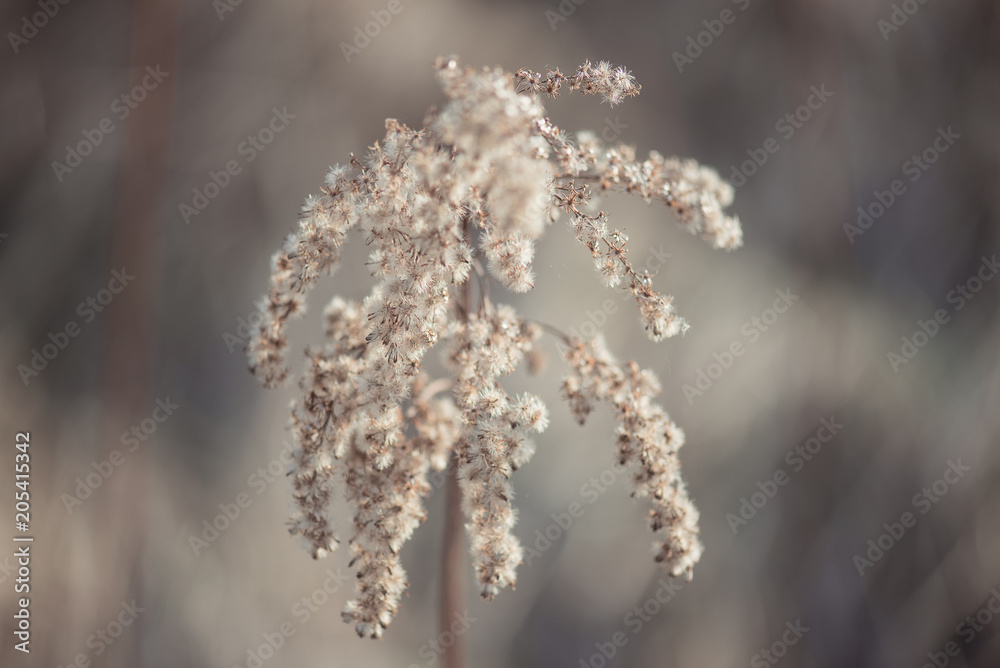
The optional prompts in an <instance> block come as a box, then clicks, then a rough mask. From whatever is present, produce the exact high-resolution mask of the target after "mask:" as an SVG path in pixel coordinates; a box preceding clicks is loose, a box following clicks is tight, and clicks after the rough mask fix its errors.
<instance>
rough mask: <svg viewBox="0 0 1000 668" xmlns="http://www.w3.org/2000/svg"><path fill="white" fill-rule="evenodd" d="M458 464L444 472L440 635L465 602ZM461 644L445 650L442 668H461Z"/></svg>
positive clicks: (462, 653)
mask: <svg viewBox="0 0 1000 668" xmlns="http://www.w3.org/2000/svg"><path fill="white" fill-rule="evenodd" d="M457 464H458V462H457V460H453V461H452V465H451V466H450V467H449V469H448V476H447V477H448V498H447V499H446V500H445V506H446V508H445V520H444V523H445V524H444V555H443V558H442V560H441V611H440V615H441V617H440V619H439V627H440V632H441V633H444V632H445V631H446V630H448V628H449V627H450V626H451V625H452V623H453V622H454V620H455V619H456V618H458V617H460V616H461V614H462V613H461V606H462V602H463V601H464V599H465V545H464V541H463V540H462V531H463V527H462V519H463V518H462V496H461V490H460V489H459V487H458V466H457ZM464 646H465V643H464V642H463V640H462V636H460V635H457V634H456V635H455V643H454V644H453V645H451V646H450V647H447V648H445V650H444V654H443V655H442V657H441V658H442V662H441V664H442V666H444V668H462V665H463V661H462V660H463V658H464V655H465V651H464Z"/></svg>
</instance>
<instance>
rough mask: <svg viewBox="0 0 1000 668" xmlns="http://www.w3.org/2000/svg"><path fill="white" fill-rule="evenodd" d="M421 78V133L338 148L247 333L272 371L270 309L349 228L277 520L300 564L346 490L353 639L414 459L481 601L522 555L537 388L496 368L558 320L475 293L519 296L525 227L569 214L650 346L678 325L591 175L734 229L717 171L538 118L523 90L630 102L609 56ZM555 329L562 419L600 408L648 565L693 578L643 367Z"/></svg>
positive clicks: (420, 486)
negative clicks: (592, 202) (560, 343)
mask: <svg viewBox="0 0 1000 668" xmlns="http://www.w3.org/2000/svg"><path fill="white" fill-rule="evenodd" d="M437 72H438V77H439V79H440V81H441V84H442V86H443V88H444V92H445V94H446V96H447V98H448V101H447V103H446V104H445V105H444V106H443V107H442V108H441V109H440V110H436V111H431V112H430V113H429V114H428V116H427V118H426V119H425V121H424V123H423V127H422V128H421V129H420V130H413V129H410V128H408V127H406V126H405V125H403V124H401V123H398V122H396V121H394V120H388V121H387V122H386V135H385V138H384V139H383V140H382V141H381V143H376V144H375V145H374V147H372V149H371V150H370V151H369V153H368V155H367V156H366V157H365V158H364V159H363V160H359V159H357V158H355V157H354V156H353V155H352V156H351V160H350V163H349V164H348V165H346V166H336V167H333V168H331V169H330V171H329V173H328V174H327V177H326V183H325V185H324V186H323V187H322V188H321V190H320V194H319V195H317V196H315V197H312V196H310V197H309V198H308V199H307V200H306V203H305V205H304V206H303V208H302V213H301V216H300V224H299V229H298V232H297V233H295V234H292V235H291V236H289V237H288V239H287V241H286V242H285V244H284V247H283V249H282V250H281V251H280V252H278V253H277V254H276V255H275V256H274V259H273V266H272V275H271V285H270V291H269V293H268V294H267V295H266V296H265V297H264V298H263V299H262V301H261V303H260V309H261V312H262V316H263V317H262V320H261V323H260V325H259V327H258V330H257V331H256V333H255V336H254V338H253V339H252V340H251V342H250V344H249V346H248V355H249V358H250V366H251V370H252V371H253V373H254V374H255V375H256V376H257V377H258V378H259V379H260V381H261V382H262V383H263V384H264V385H265V386H267V387H275V386H278V385H280V384H281V383H282V382H283V381H285V380H286V379H287V378H288V375H289V371H288V368H287V366H286V360H285V358H286V354H287V348H288V340H287V336H286V328H287V324H288V321H289V320H290V319H291V318H293V317H299V316H301V315H302V314H303V313H304V311H305V298H306V295H307V293H308V291H309V290H310V289H311V288H312V287H313V285H314V284H315V283H316V281H317V280H318V278H319V277H320V276H323V275H326V274H329V273H331V272H332V271H333V270H334V269H335V268H336V265H337V262H338V260H339V258H340V247H341V245H342V244H343V243H344V241H345V240H346V237H347V235H348V233H349V232H351V230H353V229H355V228H358V229H359V230H360V233H361V234H362V235H363V236H364V239H365V242H366V244H367V245H368V246H369V247H370V249H371V250H370V255H369V261H368V264H369V266H370V267H371V274H372V276H373V277H374V278H375V279H376V285H375V286H374V288H373V289H372V291H371V293H370V294H369V295H368V296H367V297H366V298H365V300H364V301H363V302H360V303H359V302H349V301H346V300H344V299H341V298H339V297H338V298H335V299H334V300H333V301H332V302H331V303H330V304H329V306H328V307H327V309H326V312H325V330H326V331H325V334H326V337H325V342H324V344H323V346H322V348H315V349H307V351H306V357H307V360H306V368H305V372H304V373H303V374H302V376H301V378H300V379H299V386H300V388H301V390H302V391H301V394H300V395H299V396H298V398H297V399H296V400H295V401H294V402H293V405H292V412H291V428H292V432H293V435H294V438H295V443H296V446H297V448H296V451H295V455H294V458H295V462H294V464H293V467H292V471H291V472H290V475H291V478H292V484H293V497H294V504H295V508H296V511H295V514H294V515H293V517H292V518H291V520H290V530H291V533H292V534H294V535H297V536H299V537H300V538H301V539H302V540H303V542H304V543H305V545H306V547H307V549H308V550H309V551H310V552H311V554H312V555H313V556H314V557H322V556H325V555H326V554H327V553H328V552H331V551H333V550H334V549H336V547H337V545H338V540H337V538H336V535H335V531H334V527H333V524H332V520H331V517H330V508H331V505H332V503H333V496H334V494H335V490H336V488H337V487H338V485H339V484H342V485H343V488H344V490H345V492H344V494H345V496H346V498H347V500H348V501H349V502H350V503H351V504H352V506H353V508H354V511H355V516H354V534H353V537H352V538H351V541H350V547H351V550H352V551H353V554H354V558H353V561H352V562H351V563H352V566H353V567H355V568H356V569H357V592H356V596H355V598H354V600H352V601H351V602H350V603H348V605H347V607H346V609H345V611H344V613H343V616H344V619H345V621H347V622H349V623H352V624H354V625H355V627H356V629H357V632H358V633H359V635H361V636H366V637H379V636H381V634H382V632H383V630H384V629H385V628H386V627H387V626H388V624H389V623H390V621H391V620H392V618H393V616H394V615H395V613H396V611H397V608H398V605H399V600H400V597H401V595H402V594H403V592H404V590H405V588H406V586H407V581H406V574H405V572H404V571H403V568H402V566H401V564H400V558H399V555H400V550H401V548H402V546H403V543H405V542H406V540H407V539H408V538H409V537H410V535H411V534H412V533H413V530H414V529H415V528H416V527H417V525H418V524H419V523H420V522H421V521H422V520H423V519H424V517H425V511H424V508H423V503H422V500H423V498H424V497H425V496H427V494H428V493H429V491H430V486H429V484H428V482H427V476H428V472H429V471H430V470H431V469H434V470H444V469H446V468H447V467H448V466H449V463H450V462H452V461H454V463H455V464H454V465H455V468H456V471H457V475H458V477H459V483H460V486H461V491H462V497H463V499H462V501H463V503H462V506H463V510H464V513H465V516H466V520H467V524H466V528H467V531H468V535H469V541H470V546H471V552H472V560H473V564H474V566H475V571H476V575H477V578H478V580H479V583H480V588H481V593H482V595H483V596H484V597H486V598H491V597H493V596H494V595H496V594H497V593H498V592H499V591H500V590H501V589H503V588H504V587H506V586H508V585H513V584H514V583H515V580H516V569H517V566H518V564H519V563H520V562H521V557H522V549H521V546H520V543H519V542H518V540H517V538H516V537H515V536H514V533H513V530H514V525H515V522H516V510H515V509H514V507H513V505H512V500H513V497H514V493H513V488H512V486H511V474H512V473H513V472H514V471H516V470H517V469H518V467H520V466H521V465H523V464H524V463H525V462H527V461H528V459H530V457H531V454H532V452H533V445H532V442H531V440H530V436H531V435H533V434H537V433H539V432H541V431H542V430H544V429H545V426H546V424H547V421H548V420H547V414H546V408H545V406H544V404H543V403H542V402H541V400H540V399H539V398H538V397H536V396H534V395H531V394H523V395H518V396H511V395H509V394H507V392H506V391H505V390H504V388H503V386H502V385H501V383H500V379H501V378H502V377H503V376H506V375H508V374H510V373H511V372H513V371H514V369H515V368H516V367H517V366H518V365H519V364H520V363H521V362H522V360H524V359H526V358H528V359H529V360H530V361H531V363H532V366H534V365H535V363H536V362H537V359H538V355H539V350H538V349H537V347H536V343H537V341H538V340H539V338H540V337H541V335H542V334H543V329H549V330H550V331H556V330H554V328H551V327H548V326H545V327H543V326H542V325H541V324H540V323H534V322H530V321H527V320H524V319H522V318H520V317H519V316H518V315H517V314H516V313H515V312H514V310H513V309H512V308H511V307H509V306H505V305H501V304H498V303H495V302H494V301H492V300H491V298H490V292H489V285H490V283H491V278H492V280H495V281H496V282H498V283H500V284H501V285H503V286H504V287H505V288H507V289H509V290H511V291H514V292H524V291H527V290H530V289H531V288H532V287H533V281H534V278H533V273H532V258H533V254H534V240H535V239H537V238H538V237H539V236H540V235H541V234H542V233H543V232H544V231H545V230H546V228H547V227H548V226H549V225H550V224H552V223H553V222H555V221H556V220H558V218H559V216H560V215H562V213H563V212H565V213H566V214H568V227H569V228H570V230H571V231H572V233H573V234H574V236H575V237H576V238H577V239H578V240H579V241H580V242H581V243H583V244H584V245H585V246H586V247H587V249H588V250H589V251H590V253H591V255H592V256H593V258H594V261H595V264H596V266H597V269H598V271H599V273H600V274H601V276H602V277H603V279H604V281H605V282H606V283H607V285H608V286H611V287H615V286H624V287H625V288H626V289H627V290H628V291H629V293H630V294H631V295H632V296H633V297H634V298H635V300H636V302H637V305H638V308H639V314H640V318H641V321H642V323H643V325H644V327H645V329H646V332H647V333H648V335H649V337H650V338H652V339H653V340H660V339H663V338H665V337H669V336H674V335H676V334H678V333H681V332H683V331H685V330H686V329H687V323H686V322H685V321H684V320H683V319H681V318H680V317H679V316H678V315H677V314H676V313H675V312H674V309H673V306H672V303H671V298H670V297H669V296H664V295H661V294H660V293H658V292H657V291H656V290H655V289H654V288H653V283H652V277H651V276H650V275H649V274H648V273H647V272H644V271H643V272H639V271H637V270H636V269H635V267H634V266H633V265H632V264H631V263H630V262H629V259H628V253H627V248H626V242H627V241H628V237H627V236H626V235H625V234H624V233H622V232H621V231H619V230H616V229H613V228H611V227H610V226H609V224H608V220H607V216H606V215H605V214H604V213H603V212H596V213H594V212H591V211H590V207H589V206H588V204H587V200H588V198H589V196H590V191H591V189H599V190H600V191H621V192H626V193H637V194H639V195H641V196H642V197H643V199H645V200H646V201H647V202H648V201H651V200H653V199H656V200H660V201H662V202H663V203H665V204H666V205H667V206H668V207H670V208H671V209H673V210H674V211H675V213H676V214H677V217H678V218H679V219H680V221H681V223H682V224H683V225H684V227H686V228H687V229H689V230H690V231H692V232H694V233H698V234H701V235H702V236H703V237H704V238H706V239H707V240H708V241H710V242H711V243H712V245H713V246H715V247H716V248H725V249H731V248H736V247H738V246H739V245H740V244H741V241H742V238H741V231H740V225H739V222H738V220H737V219H736V218H733V217H729V216H727V215H725V214H724V213H723V210H724V209H725V208H726V207H727V206H728V205H729V204H730V203H731V201H732V196H733V192H732V189H731V188H730V187H729V186H728V185H727V184H725V183H724V182H722V181H721V180H720V179H719V178H718V176H717V175H716V173H715V172H714V171H712V170H710V169H708V168H705V167H701V166H699V165H697V164H696V163H694V162H693V161H689V160H680V159H677V158H664V157H662V156H660V155H659V154H657V153H651V154H650V155H649V157H648V158H647V159H645V160H643V161H641V162H640V161H638V160H637V159H636V157H635V152H634V149H632V148H631V147H628V146H623V145H618V146H610V147H609V146H605V145H603V144H602V143H601V142H599V141H598V140H597V139H596V138H595V137H594V136H593V135H592V134H589V133H581V134H580V135H578V137H577V139H576V140H575V141H574V140H571V139H570V137H568V136H567V135H566V133H564V132H563V131H562V130H560V129H559V128H557V127H556V126H555V125H553V124H552V122H551V121H550V120H549V119H548V118H546V117H545V115H544V110H543V107H542V105H541V102H540V96H539V95H538V93H544V94H547V95H549V96H556V95H558V93H559V92H560V90H562V89H568V90H570V91H573V90H579V91H582V92H583V93H584V94H588V93H589V94H600V95H602V96H603V97H604V99H605V100H607V101H609V102H610V103H612V104H615V103H617V102H620V101H621V100H623V99H624V98H626V97H629V96H632V95H635V94H636V93H638V91H639V86H637V85H636V84H635V82H634V80H633V78H632V76H631V75H630V74H629V73H628V72H627V71H626V70H624V69H622V68H613V67H611V66H610V65H608V64H607V63H600V64H598V65H596V66H594V65H591V64H590V63H585V64H584V65H583V66H582V67H580V68H579V69H578V71H577V72H576V73H575V74H572V75H563V74H561V73H560V72H558V71H554V72H548V73H547V74H545V75H542V74H537V73H532V72H528V71H525V70H522V71H520V72H518V73H517V74H514V75H511V74H509V73H505V72H503V71H501V70H495V69H494V70H491V69H482V70H475V69H471V68H461V67H459V65H458V63H457V62H456V60H455V59H454V58H441V59H439V60H438V62H437ZM556 334H557V336H561V337H562V338H563V340H564V342H565V343H566V348H565V350H566V352H565V357H566V361H567V362H568V364H569V367H570V374H569V376H568V377H567V378H566V379H565V381H564V385H563V392H564V394H565V397H566V399H567V400H568V401H569V404H570V406H571V407H572V410H573V412H574V414H575V415H576V417H577V418H578V419H579V420H580V421H581V422H582V421H583V419H584V418H585V417H586V415H587V414H588V413H589V412H590V410H591V409H592V407H593V405H594V404H595V403H597V402H605V403H607V404H609V405H610V406H611V408H612V410H613V411H614V413H615V415H616V417H617V419H618V422H619V427H618V447H617V456H618V459H619V461H620V462H621V463H622V464H625V465H627V466H629V467H630V469H631V471H632V474H633V482H634V494H635V495H636V496H641V497H647V498H648V499H650V501H651V503H652V510H651V511H650V524H651V527H652V529H653V531H654V532H655V534H656V541H657V542H656V559H657V561H660V562H662V563H663V564H664V566H665V567H666V568H667V570H668V571H669V572H670V574H671V575H673V576H676V577H690V574H691V569H692V566H693V565H694V564H695V562H697V561H698V558H699V556H700V554H701V549H702V548H701V544H700V542H699V540H698V513H697V510H695V508H694V507H693V505H692V504H691V501H690V500H689V498H688V496H687V493H686V491H685V486H684V482H683V480H682V478H681V475H680V467H679V463H678V459H677V450H678V448H680V446H681V444H682V443H683V440H684V437H683V433H682V432H681V431H680V429H678V428H677V426H676V425H674V424H673V422H671V421H670V419H669V417H668V416H667V414H666V413H665V412H664V410H663V409H662V408H661V407H660V406H658V405H657V404H656V403H654V402H653V400H652V397H653V396H654V395H655V394H656V393H657V392H658V390H659V386H658V382H657V380H656V378H655V377H654V376H653V374H652V373H650V372H649V371H643V370H641V369H640V368H639V367H638V366H637V365H636V364H635V363H634V362H629V363H627V364H619V363H618V362H616V361H615V360H614V359H613V358H612V357H611V355H610V354H609V353H608V352H607V350H606V349H605V347H604V344H603V342H602V341H601V340H599V339H598V340H594V341H586V342H585V341H580V340H575V339H571V338H569V337H566V336H564V335H561V334H558V332H556ZM439 341H441V343H442V344H443V348H444V350H445V361H446V363H447V368H448V370H449V373H450V377H448V378H441V379H431V378H430V377H429V376H428V375H427V373H426V371H425V370H424V367H425V365H424V356H425V354H426V353H427V352H428V351H429V350H430V348H432V347H433V346H434V345H435V344H437V343H438V342H439ZM338 481H339V482H338Z"/></svg>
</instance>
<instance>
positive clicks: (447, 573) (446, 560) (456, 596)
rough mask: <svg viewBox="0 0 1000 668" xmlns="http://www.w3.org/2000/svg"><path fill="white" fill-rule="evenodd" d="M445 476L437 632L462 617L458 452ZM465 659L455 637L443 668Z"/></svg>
mask: <svg viewBox="0 0 1000 668" xmlns="http://www.w3.org/2000/svg"><path fill="white" fill-rule="evenodd" d="M463 232H464V236H465V239H466V242H467V243H469V244H470V246H471V244H472V229H471V220H470V219H469V218H468V217H466V218H465V220H464V221H463ZM471 310H472V281H471V280H466V283H465V285H464V286H462V289H461V290H460V293H459V317H461V318H462V319H463V320H465V322H468V321H469V314H470V313H471ZM445 475H446V477H447V480H448V483H447V492H446V493H447V498H446V499H445V517H444V544H443V547H442V555H441V605H440V610H439V615H440V616H439V619H438V627H439V632H440V633H444V632H445V631H446V630H448V629H449V628H450V627H451V624H452V622H453V621H454V620H455V618H456V617H460V616H461V614H462V610H461V608H462V605H463V602H464V601H465V541H464V540H462V532H463V531H464V527H463V526H462V524H463V517H462V490H461V489H460V488H459V486H458V452H457V450H456V452H455V453H454V454H453V455H452V458H451V465H450V466H449V467H448V470H447V471H446V472H445ZM464 659H465V642H464V641H463V639H462V637H461V636H459V635H457V634H456V635H455V642H454V643H453V644H452V645H451V646H450V647H446V648H444V653H443V654H442V655H441V665H442V666H443V668H462V666H463V665H464Z"/></svg>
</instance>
